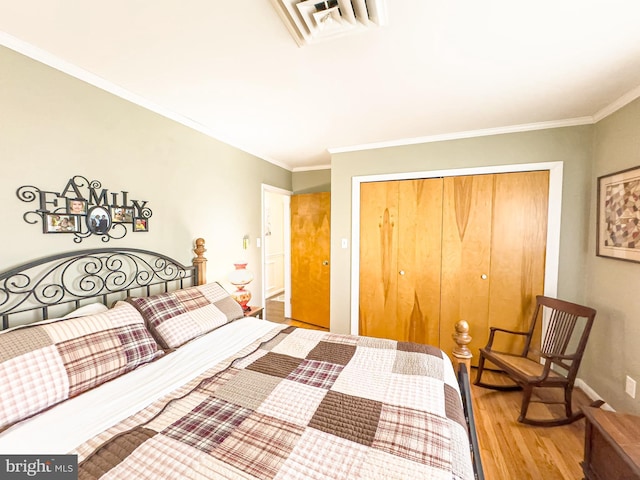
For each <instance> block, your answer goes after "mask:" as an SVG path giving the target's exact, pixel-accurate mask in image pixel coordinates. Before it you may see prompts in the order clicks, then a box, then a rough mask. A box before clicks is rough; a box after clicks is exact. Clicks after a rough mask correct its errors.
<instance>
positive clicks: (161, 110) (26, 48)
mask: <svg viewBox="0 0 640 480" xmlns="http://www.w3.org/2000/svg"><path fill="white" fill-rule="evenodd" d="M0 45H2V46H4V47H6V48H8V49H10V50H14V51H16V52H18V53H20V54H22V55H25V56H27V57H29V58H31V59H33V60H36V61H38V62H40V63H42V64H44V65H47V66H49V67H51V68H54V69H56V70H58V71H60V72H62V73H65V74H67V75H69V76H71V77H74V78H76V79H78V80H81V81H83V82H85V83H87V84H89V85H93V86H94V87H97V88H99V89H101V90H104V91H105V92H108V93H111V94H113V95H115V96H117V97H120V98H122V99H124V100H127V101H129V102H131V103H133V104H135V105H138V106H140V107H142V108H144V109H146V110H150V111H152V112H154V113H157V114H158V115H161V116H163V117H165V118H168V119H169V120H173V121H174V122H177V123H179V124H181V125H184V126H185V127H188V128H190V129H192V130H195V131H197V132H200V133H202V134H204V135H206V136H208V137H211V138H213V139H215V140H218V141H220V142H223V143H225V144H227V145H230V146H232V147H234V148H237V149H239V150H242V151H243V152H245V153H248V154H249V155H253V156H255V157H257V158H260V159H261V160H265V161H267V162H269V163H272V164H274V165H275V166H277V167H280V168H284V169H285V170H288V171H292V169H291V165H288V164H286V163H283V162H280V161H277V160H274V159H272V158H267V157H265V156H264V155H262V154H260V153H258V152H252V151H251V149H248V148H245V147H243V146H242V145H239V144H236V143H234V142H230V141H228V140H225V139H224V138H223V136H221V135H218V134H217V133H216V132H214V131H213V130H211V129H210V128H208V127H206V126H204V125H202V124H201V123H199V122H196V121H195V120H192V119H190V118H188V117H185V116H183V115H179V114H177V113H175V112H174V111H172V110H170V109H168V108H165V107H163V106H161V105H158V104H156V103H154V102H151V101H150V100H149V99H147V98H145V97H142V96H140V95H137V94H135V93H133V92H131V91H129V90H127V89H125V88H122V87H120V86H118V85H116V84H114V83H112V82H110V81H108V80H105V79H104V78H102V77H100V76H99V75H95V74H93V73H91V72H89V71H87V70H84V69H82V68H80V67H78V66H76V65H73V64H72V63H69V62H67V61H66V60H62V59H61V58H59V57H57V56H55V55H53V54H52V53H50V52H47V51H46V50H42V49H40V48H38V47H36V46H34V45H31V44H30V43H27V42H24V41H22V40H20V39H18V38H16V37H13V36H11V35H9V34H7V33H5V32H0Z"/></svg>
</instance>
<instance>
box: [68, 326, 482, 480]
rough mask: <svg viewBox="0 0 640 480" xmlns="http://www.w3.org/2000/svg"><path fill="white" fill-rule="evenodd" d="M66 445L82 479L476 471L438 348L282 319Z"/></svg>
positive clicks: (443, 475)
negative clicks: (118, 419) (159, 395)
mask: <svg viewBox="0 0 640 480" xmlns="http://www.w3.org/2000/svg"><path fill="white" fill-rule="evenodd" d="M169 355H170V354H169ZM71 453H77V454H78V460H79V478H80V479H97V478H101V479H110V478H114V479H115V478H118V479H122V478H126V479H134V478H135V479H138V478H148V479H164V478H166V479H269V480H271V479H300V480H309V479H318V480H319V479H327V480H328V479H331V480H336V479H385V480H389V479H402V480H408V479H417V478H420V479H447V480H449V479H472V478H473V471H472V466H471V459H470V454H469V442H468V433H467V427H466V423H465V419H464V413H463V409H462V403H461V400H460V395H459V392H458V385H457V382H456V378H455V375H454V372H453V369H452V367H451V364H450V362H449V360H448V359H447V358H446V355H445V354H444V353H443V352H442V351H441V350H439V349H437V348H434V347H430V346H426V345H419V344H413V343H403V342H396V341H392V340H382V339H374V338H368V337H356V336H349V335H338V334H331V333H327V332H321V331H315V330H307V329H296V328H292V327H284V326H282V327H276V328H275V329H274V330H273V331H272V332H270V333H269V334H268V335H266V336H265V337H263V338H262V339H261V340H260V341H258V342H255V343H254V344H252V345H249V346H248V347H246V348H245V349H243V350H242V351H240V352H238V353H237V354H236V355H234V356H233V357H232V358H229V359H228V360H226V361H225V362H222V363H221V364H219V365H217V366H216V367H213V368H211V369H209V370H208V371H206V372H205V373H203V374H202V375H201V376H199V377H198V378H197V379H195V380H193V381H192V382H190V383H189V384H188V385H185V386H183V387H182V388H180V389H178V390H177V391H175V392H173V393H172V394H170V395H168V396H167V397H165V398H163V399H161V400H159V401H157V402H155V403H154V404H152V405H150V406H149V407H148V408H146V409H145V410H143V411H141V412H139V413H137V414H136V415H134V416H132V417H130V418H128V419H126V420H125V421H123V422H122V423H120V424H118V425H116V426H114V427H113V428H111V429H109V430H108V431H106V432H103V433H102V434H101V435H99V436H97V437H95V438H93V439H91V440H89V441H88V442H86V443H85V444H83V445H81V446H80V447H79V448H78V449H77V450H76V451H75V452H71Z"/></svg>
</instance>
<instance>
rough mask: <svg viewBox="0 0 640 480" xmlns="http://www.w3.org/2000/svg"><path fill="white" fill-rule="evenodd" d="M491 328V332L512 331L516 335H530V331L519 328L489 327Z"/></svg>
mask: <svg viewBox="0 0 640 480" xmlns="http://www.w3.org/2000/svg"><path fill="white" fill-rule="evenodd" d="M489 328H490V330H491V333H493V332H504V333H512V334H514V335H529V332H521V331H518V330H507V329H506V328H500V327H489Z"/></svg>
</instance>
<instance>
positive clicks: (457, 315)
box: [440, 175, 495, 364]
mask: <svg viewBox="0 0 640 480" xmlns="http://www.w3.org/2000/svg"><path fill="white" fill-rule="evenodd" d="M494 179H495V175H472V176H459V177H446V178H445V179H444V193H443V214H442V288H441V306H440V348H442V349H443V350H444V351H445V352H451V351H453V349H454V348H455V346H456V345H455V343H454V341H453V338H452V336H451V335H452V333H453V332H454V331H455V324H456V323H457V322H458V321H459V320H466V321H467V322H468V323H469V326H470V331H469V334H470V335H471V337H472V338H473V341H472V343H471V344H470V345H469V347H470V348H471V350H472V353H473V361H474V364H477V359H478V355H479V352H478V348H479V347H480V346H484V345H486V343H487V340H488V337H489V332H488V330H489V324H488V323H489V322H488V316H489V285H490V283H489V274H490V268H491V215H492V210H493V187H494V181H495V180H494Z"/></svg>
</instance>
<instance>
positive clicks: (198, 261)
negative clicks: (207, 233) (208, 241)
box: [193, 238, 207, 285]
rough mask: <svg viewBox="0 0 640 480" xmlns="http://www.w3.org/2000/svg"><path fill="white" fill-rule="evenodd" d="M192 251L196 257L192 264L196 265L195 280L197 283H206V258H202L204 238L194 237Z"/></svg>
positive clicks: (204, 250) (204, 249)
mask: <svg viewBox="0 0 640 480" xmlns="http://www.w3.org/2000/svg"><path fill="white" fill-rule="evenodd" d="M193 251H194V252H195V254H196V258H194V259H193V265H194V267H196V282H197V284H198V285H204V284H205V283H207V259H206V258H204V252H206V251H207V249H206V248H204V238H197V239H196V248H194V249H193Z"/></svg>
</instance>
